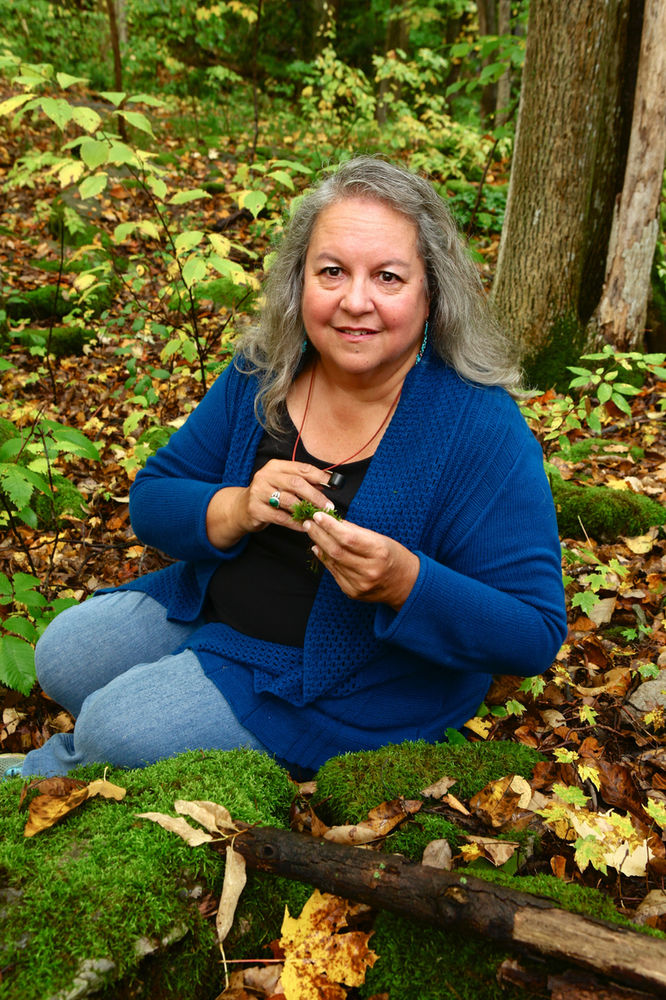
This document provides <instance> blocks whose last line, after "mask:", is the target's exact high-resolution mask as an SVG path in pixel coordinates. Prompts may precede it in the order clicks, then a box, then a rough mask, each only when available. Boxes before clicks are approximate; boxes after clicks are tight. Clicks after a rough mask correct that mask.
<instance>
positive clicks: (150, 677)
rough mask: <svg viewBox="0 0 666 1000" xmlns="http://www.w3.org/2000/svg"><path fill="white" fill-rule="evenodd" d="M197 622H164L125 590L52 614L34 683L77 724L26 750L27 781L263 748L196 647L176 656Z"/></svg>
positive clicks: (154, 607)
mask: <svg viewBox="0 0 666 1000" xmlns="http://www.w3.org/2000/svg"><path fill="white" fill-rule="evenodd" d="M201 625H202V621H201V620H200V621H196V622H193V623H191V624H189V625H181V624H178V623H176V622H169V621H167V618H166V611H165V609H164V608H163V607H162V605H161V604H159V603H158V602H157V601H155V600H153V598H152V597H148V596H147V595H146V594H141V593H137V592H135V591H127V590H123V591H117V592H115V593H112V594H100V595H98V596H97V597H92V598H90V599H89V600H87V601H85V602H84V603H83V604H79V605H77V606H75V607H72V608H68V609H67V610H66V611H63V612H62V613H61V614H59V615H58V617H57V618H54V620H53V621H52V622H51V624H50V625H49V627H48V629H47V630H46V632H45V633H44V635H43V636H42V638H41V639H40V640H39V642H38V643H37V648H36V650H35V663H36V667H37V677H38V680H39V683H40V685H41V687H42V689H43V690H44V691H45V692H46V693H47V694H48V695H49V696H50V697H51V698H53V699H54V701H56V702H57V703H58V704H59V705H62V706H63V707H64V708H66V709H67V710H68V712H71V714H72V715H74V716H75V717H76V725H75V728H74V732H73V733H56V734H55V735H54V736H52V737H51V738H50V739H49V740H47V742H46V743H45V744H44V746H42V747H39V749H37V750H32V751H31V752H30V753H29V754H28V755H27V757H26V759H25V762H24V764H23V768H22V774H23V776H24V777H28V776H31V775H42V776H43V777H54V776H56V775H63V774H66V773H67V772H68V771H70V770H71V769H72V768H73V767H76V766H77V765H79V764H90V763H93V762H97V761H102V762H106V763H109V764H113V765H114V766H116V767H125V768H136V767H144V766H145V765H146V764H152V763H154V762H155V761H157V760H162V759H164V758H166V757H173V756H174V755H175V754H178V753H182V752H183V751H184V750H199V749H201V750H231V749H233V748H235V747H253V748H254V749H256V750H265V747H264V746H263V745H262V744H261V743H260V741H259V740H258V739H257V738H256V736H254V735H253V734H252V733H251V732H250V731H249V730H247V729H245V728H244V727H243V726H242V725H241V724H240V723H239V722H238V720H237V719H236V717H235V715H234V714H233V712H232V710H231V708H230V706H229V704H228V702H227V700H226V699H225V698H224V696H223V695H222V694H221V692H220V691H219V690H218V689H217V688H216V687H215V685H214V684H213V682H212V681H210V680H209V679H208V678H207V677H206V675H205V674H204V672H203V669H202V667H201V664H200V663H199V660H198V659H197V657H196V655H195V654H194V653H193V652H192V650H190V649H186V650H185V651H184V652H182V653H178V654H177V655H174V654H173V650H174V649H177V648H178V647H179V646H181V645H182V644H183V643H185V642H186V641H187V639H188V637H189V636H190V635H191V634H192V633H193V632H195V631H196V629H197V628H199V627H200V626H201Z"/></svg>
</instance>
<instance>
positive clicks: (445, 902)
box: [210, 824, 666, 997]
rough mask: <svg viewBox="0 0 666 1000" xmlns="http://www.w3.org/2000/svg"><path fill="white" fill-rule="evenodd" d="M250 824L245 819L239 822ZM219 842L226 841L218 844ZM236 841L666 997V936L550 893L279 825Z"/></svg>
mask: <svg viewBox="0 0 666 1000" xmlns="http://www.w3.org/2000/svg"><path fill="white" fill-rule="evenodd" d="M238 825H239V826H242V824H238ZM210 846H211V847H212V848H213V849H215V850H222V851H224V850H225V845H224V844H220V843H213V844H211V845H210ZM234 847H235V850H236V851H238V853H239V854H242V855H243V857H244V858H245V860H246V862H247V864H248V865H249V866H250V867H251V868H255V869H258V870H259V871H268V872H274V873H275V874H279V875H282V876H284V877H285V878H289V879H295V880H298V881H299V882H307V883H309V884H310V885H313V886H316V887H317V888H318V889H320V890H322V891H323V892H330V893H333V894H334V895H337V896H342V897H344V898H347V899H352V900H355V901H358V902H362V903H367V904H369V905H370V906H372V907H374V908H377V909H386V910H391V911H393V912H394V913H398V914H401V915H402V916H407V917H410V918H411V919H415V920H419V921H424V922H426V923H429V924H434V925H436V926H439V927H455V928H456V929H457V930H469V931H471V932H473V933H475V934H479V935H482V936H483V937H484V938H486V939H491V940H493V941H496V942H498V943H501V944H506V945H508V946H510V947H511V948H513V949H517V950H519V951H524V952H527V953H531V954H538V955H540V956H542V957H547V958H553V959H560V960H562V961H566V962H567V963H570V964H573V965H576V966H580V967H582V968H585V969H589V970H592V971H593V972H596V973H600V974H601V975H603V976H605V977H607V978H608V979H610V980H614V981H615V982H618V983H622V984H626V985H629V986H633V987H638V988H640V989H644V990H647V991H648V993H649V995H650V996H652V997H657V996H666V941H662V940H659V939H656V938H652V937H648V936H646V935H643V934H640V933H639V932H637V931H633V930H630V929H627V928H624V927H619V926H616V925H614V924H611V923H607V922H606V921H601V920H595V919H593V918H591V917H582V916H579V915H578V914H575V913H569V912H567V911H566V910H561V909H560V908H559V907H557V906H556V905H555V904H554V903H552V902H551V901H550V900H547V899H543V898H541V897H539V896H532V895H530V894H529V893H525V892H519V891H517V890H514V889H507V888H503V887H500V886H497V885H493V884H492V883H490V882H484V881H483V880H481V879H477V878H472V877H471V876H468V875H460V874H454V873H452V872H446V871H441V870H439V869H436V868H430V867H427V866H424V865H417V864H414V863H412V862H409V861H407V860H406V859H404V858H402V857H400V856H398V855H395V854H381V853H378V852H375V851H368V850H360V849H359V848H357V847H347V846H345V845H341V844H334V843H331V842H329V841H326V840H320V839H317V838H314V837H311V836H308V835H306V834H300V833H292V832H290V831H287V830H277V829H273V828H271V827H248V828H247V829H244V830H243V832H242V833H241V834H240V835H238V836H236V837H235V838H234Z"/></svg>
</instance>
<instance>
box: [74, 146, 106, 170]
mask: <svg viewBox="0 0 666 1000" xmlns="http://www.w3.org/2000/svg"><path fill="white" fill-rule="evenodd" d="M80 152H81V159H82V160H83V162H84V163H85V165H86V166H87V167H88V169H89V170H96V169H97V167H101V166H102V164H103V163H106V161H107V160H108V158H109V146H108V143H106V142H100V140H99V139H84V140H83V142H82V143H81V147H80Z"/></svg>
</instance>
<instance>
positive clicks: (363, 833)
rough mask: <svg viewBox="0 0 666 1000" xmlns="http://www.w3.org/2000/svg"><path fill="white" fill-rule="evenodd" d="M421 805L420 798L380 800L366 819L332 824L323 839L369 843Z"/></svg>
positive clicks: (384, 835)
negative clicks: (344, 823) (358, 821)
mask: <svg viewBox="0 0 666 1000" xmlns="http://www.w3.org/2000/svg"><path fill="white" fill-rule="evenodd" d="M422 806H423V802H422V801H421V800H420V799H401V798H398V799H391V801H390V802H382V803H381V804H380V805H378V806H375V808H374V809H371V810H370V812H369V813H368V818H367V820H363V821H362V822H361V823H354V824H349V825H345V826H332V827H331V828H330V829H329V830H327V831H326V832H325V833H324V834H323V837H324V840H330V841H332V842H333V843H335V844H370V843H372V841H373V840H380V839H381V838H382V837H386V836H387V835H388V834H389V833H391V831H392V830H395V828H396V826H399V825H400V824H401V823H403V822H404V821H405V820H406V819H407V818H408V817H409V816H411V815H413V814H414V813H416V812H418V811H419V809H421V807H422Z"/></svg>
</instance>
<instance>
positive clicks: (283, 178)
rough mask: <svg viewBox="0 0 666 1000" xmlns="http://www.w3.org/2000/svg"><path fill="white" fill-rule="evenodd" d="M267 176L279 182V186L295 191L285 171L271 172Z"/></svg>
mask: <svg viewBox="0 0 666 1000" xmlns="http://www.w3.org/2000/svg"><path fill="white" fill-rule="evenodd" d="M268 176H269V177H272V178H273V180H276V181H279V182H280V184H284V186H285V187H286V188H289V190H290V191H295V190H296V188H295V186H294V182H293V180H292V178H291V177H290V176H289V174H288V173H287V171H286V170H271V172H270V173H269V174H268Z"/></svg>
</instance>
